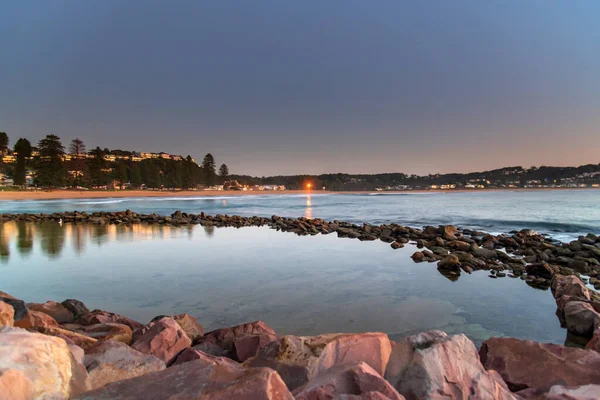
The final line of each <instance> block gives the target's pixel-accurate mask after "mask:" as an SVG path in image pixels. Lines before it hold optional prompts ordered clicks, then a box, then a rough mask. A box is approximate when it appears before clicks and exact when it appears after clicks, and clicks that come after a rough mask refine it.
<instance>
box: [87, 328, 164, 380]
mask: <svg viewBox="0 0 600 400" xmlns="http://www.w3.org/2000/svg"><path fill="white" fill-rule="evenodd" d="M84 363H85V366H86V368H87V371H88V374H89V377H90V378H89V379H90V385H91V388H92V389H96V388H99V387H102V386H104V385H107V384H109V383H112V382H116V381H120V380H123V379H131V378H135V377H138V376H141V375H145V374H148V373H150V372H156V371H162V370H163V369H165V368H166V366H165V363H164V362H162V361H161V360H159V359H158V358H156V357H154V356H151V355H148V354H143V353H141V352H139V351H137V350H134V349H132V348H131V347H129V346H127V345H126V344H124V343H121V342H115V341H112V340H108V341H105V342H101V343H98V344H97V345H95V346H93V347H91V348H90V349H88V351H87V352H86V354H85V359H84Z"/></svg>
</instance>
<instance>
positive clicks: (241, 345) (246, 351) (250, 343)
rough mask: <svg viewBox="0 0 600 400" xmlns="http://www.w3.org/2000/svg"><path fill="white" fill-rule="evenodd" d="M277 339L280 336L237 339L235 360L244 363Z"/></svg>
mask: <svg viewBox="0 0 600 400" xmlns="http://www.w3.org/2000/svg"><path fill="white" fill-rule="evenodd" d="M277 339H279V336H277V335H271V334H267V333H265V334H262V335H248V336H242V337H239V338H235V339H234V341H233V349H234V353H233V354H234V356H235V359H236V360H238V361H239V362H244V361H246V360H247V359H249V358H251V357H254V356H255V355H256V354H257V353H258V352H259V351H260V350H261V349H262V348H263V347H265V346H266V345H267V344H269V343H271V342H273V341H275V340H277Z"/></svg>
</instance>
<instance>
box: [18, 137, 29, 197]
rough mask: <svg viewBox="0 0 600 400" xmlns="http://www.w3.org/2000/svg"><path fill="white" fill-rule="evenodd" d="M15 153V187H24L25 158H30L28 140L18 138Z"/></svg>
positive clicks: (25, 181)
mask: <svg viewBox="0 0 600 400" xmlns="http://www.w3.org/2000/svg"><path fill="white" fill-rule="evenodd" d="M14 150H15V153H17V166H16V168H15V176H14V182H15V185H19V186H24V185H25V184H26V183H27V180H26V173H27V165H26V163H27V158H29V157H31V143H29V140H27V139H24V138H20V139H19V140H17V143H15V148H14Z"/></svg>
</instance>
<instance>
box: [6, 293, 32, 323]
mask: <svg viewBox="0 0 600 400" xmlns="http://www.w3.org/2000/svg"><path fill="white" fill-rule="evenodd" d="M0 301H3V302H4V303H6V304H8V305H10V306H12V308H13V309H14V312H15V315H14V320H15V321H18V320H20V319H22V318H24V317H25V315H26V314H27V306H26V305H25V302H24V301H23V300H19V299H16V298H14V297H13V296H11V295H10V294H8V293H5V292H0Z"/></svg>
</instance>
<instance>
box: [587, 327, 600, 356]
mask: <svg viewBox="0 0 600 400" xmlns="http://www.w3.org/2000/svg"><path fill="white" fill-rule="evenodd" d="M585 348H586V349H589V350H594V351H598V352H600V328H598V329H596V330H595V331H594V335H593V336H592V339H591V340H590V341H589V342H588V343H587V344H586V346H585Z"/></svg>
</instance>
